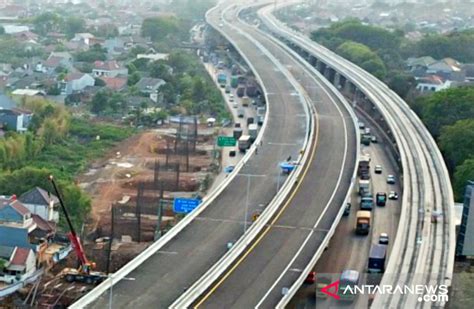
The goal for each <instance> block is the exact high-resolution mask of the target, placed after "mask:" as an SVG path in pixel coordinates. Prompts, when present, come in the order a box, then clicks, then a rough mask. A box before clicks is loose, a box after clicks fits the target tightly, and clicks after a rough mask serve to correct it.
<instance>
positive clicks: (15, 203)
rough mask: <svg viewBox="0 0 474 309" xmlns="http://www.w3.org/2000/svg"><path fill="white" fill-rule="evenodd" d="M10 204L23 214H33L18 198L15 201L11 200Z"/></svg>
mask: <svg viewBox="0 0 474 309" xmlns="http://www.w3.org/2000/svg"><path fill="white" fill-rule="evenodd" d="M10 205H11V206H12V208H13V209H15V210H16V211H17V212H18V213H19V214H20V215H22V216H24V215H27V214H31V212H30V211H29V210H28V208H26V207H25V206H23V204H22V203H20V202H19V201H17V200H15V201H13V202H10Z"/></svg>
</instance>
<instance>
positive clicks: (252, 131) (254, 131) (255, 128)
mask: <svg viewBox="0 0 474 309" xmlns="http://www.w3.org/2000/svg"><path fill="white" fill-rule="evenodd" d="M257 133H258V125H257V124H256V123H252V124H249V135H250V139H251V140H252V142H253V141H255V139H256V138H257Z"/></svg>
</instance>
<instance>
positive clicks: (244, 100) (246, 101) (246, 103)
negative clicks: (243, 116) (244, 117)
mask: <svg viewBox="0 0 474 309" xmlns="http://www.w3.org/2000/svg"><path fill="white" fill-rule="evenodd" d="M249 105H250V98H249V97H243V98H242V106H243V107H248V106H249Z"/></svg>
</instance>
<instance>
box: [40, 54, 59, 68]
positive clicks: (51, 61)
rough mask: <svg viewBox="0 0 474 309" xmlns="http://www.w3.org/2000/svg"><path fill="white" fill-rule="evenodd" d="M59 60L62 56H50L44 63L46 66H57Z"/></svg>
mask: <svg viewBox="0 0 474 309" xmlns="http://www.w3.org/2000/svg"><path fill="white" fill-rule="evenodd" d="M61 60H63V58H61V57H56V56H52V57H49V58H48V60H46V61H45V63H44V65H45V66H47V67H57V66H59V64H60V63H61Z"/></svg>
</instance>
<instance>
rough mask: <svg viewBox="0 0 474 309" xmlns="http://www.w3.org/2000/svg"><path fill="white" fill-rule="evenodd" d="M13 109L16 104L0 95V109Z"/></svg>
mask: <svg viewBox="0 0 474 309" xmlns="http://www.w3.org/2000/svg"><path fill="white" fill-rule="evenodd" d="M14 107H16V103H15V102H13V100H12V99H10V98H9V97H7V96H6V95H4V94H3V93H0V109H12V108H14Z"/></svg>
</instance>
